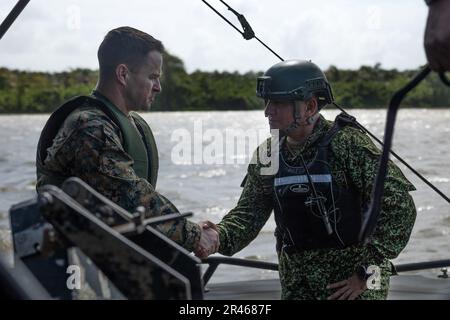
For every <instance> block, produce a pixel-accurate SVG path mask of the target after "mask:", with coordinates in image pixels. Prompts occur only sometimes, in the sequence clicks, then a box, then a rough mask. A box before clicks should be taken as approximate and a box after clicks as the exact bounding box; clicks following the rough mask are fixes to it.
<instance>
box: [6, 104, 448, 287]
mask: <svg viewBox="0 0 450 320" xmlns="http://www.w3.org/2000/svg"><path fill="white" fill-rule="evenodd" d="M350 113H351V114H353V115H354V116H356V118H357V119H358V121H359V122H360V123H362V124H363V125H364V126H366V127H367V128H368V129H369V130H370V131H371V132H372V133H374V134H375V135H376V136H378V137H380V138H381V136H382V133H383V129H384V122H385V114H386V113H385V110H365V109H354V110H351V112H350ZM323 114H324V116H325V117H326V118H327V119H333V118H334V117H335V116H336V115H337V111H334V110H329V111H328V110H326V111H324V112H323ZM48 116H49V115H2V116H0V249H1V251H3V252H5V251H6V252H10V251H11V240H10V237H11V236H10V232H9V222H8V221H9V220H8V209H9V208H10V206H11V205H12V204H14V203H17V202H20V201H23V200H27V199H30V198H32V197H33V196H34V194H35V189H34V185H35V182H36V177H35V153H36V145H37V141H38V138H39V134H40V131H41V130H42V128H43V126H44V124H45V122H46V120H47V119H48ZM143 117H144V118H145V119H146V120H147V121H148V122H149V123H150V125H151V127H152V129H153V131H154V134H155V138H156V141H157V144H158V148H159V156H160V172H159V178H158V185H157V190H158V191H159V192H160V193H162V194H164V195H165V196H166V197H167V198H169V199H170V200H171V201H172V202H173V203H174V204H175V205H176V206H177V207H178V208H179V209H180V211H182V212H185V211H192V212H193V213H194V217H193V218H192V219H193V220H195V221H200V220H204V219H208V220H211V221H213V222H218V221H220V219H221V217H222V216H223V215H225V214H226V213H227V212H228V211H229V210H230V209H231V208H233V207H234V206H235V204H236V203H237V200H238V198H239V196H240V192H241V188H240V187H239V185H240V183H241V181H242V179H243V177H244V175H245V172H246V168H247V163H248V161H249V159H250V156H249V155H251V151H250V150H251V149H252V147H251V146H250V147H248V146H247V147H246V148H239V146H238V142H236V143H235V144H236V145H233V144H232V140H233V137H236V136H240V135H242V134H247V133H248V132H249V131H248V130H250V134H249V136H251V134H253V133H255V136H257V137H260V139H259V141H262V138H263V137H267V136H268V135H269V131H268V124H267V119H265V118H264V114H263V112H262V111H237V112H235V111H233V112H173V113H144V114H143ZM397 123H398V124H397V126H396V134H395V139H394V146H393V149H394V150H395V151H396V152H397V153H398V154H399V155H401V156H402V157H403V158H404V159H405V160H406V161H407V162H409V163H410V164H411V165H412V166H413V167H414V168H416V170H418V171H419V172H420V173H421V174H423V175H424V176H425V177H426V178H428V179H429V180H430V181H431V182H432V183H433V184H435V185H436V186H437V187H438V188H439V189H441V190H442V191H443V192H444V194H446V195H447V196H448V195H449V194H450V166H449V160H450V142H449V141H450V109H439V110H427V109H411V110H401V111H400V112H399V115H398V120H397ZM246 132H247V133H246ZM230 137H231V138H230ZM190 138H191V139H192V140H189V139H190ZM229 138H230V139H229ZM181 141H183V142H184V144H183V145H181ZM230 141H231V142H230ZM236 141H237V140H236ZM248 141H249V140H248ZM213 143H216V144H213ZM180 146H184V147H186V146H190V148H187V149H186V148H185V149H184V153H180V152H179V150H180ZM211 146H214V148H212V147H211ZM189 149H190V150H189ZM212 149H214V151H213V152H211V150H212ZM208 155H213V156H209V157H208ZM399 166H400V168H401V169H402V170H403V172H404V173H405V175H406V176H407V178H409V179H410V181H411V182H413V183H414V185H415V186H416V188H417V191H415V192H413V193H412V194H413V198H414V201H415V204H416V207H417V211H418V215H417V220H416V224H415V226H414V230H413V233H412V236H411V239H410V241H409V243H408V245H407V247H406V248H405V249H404V251H403V252H402V253H401V254H400V256H399V257H398V258H396V259H395V260H394V261H393V262H394V263H405V262H418V261H427V260H433V259H448V258H450V207H449V205H448V204H447V203H446V202H445V201H444V200H443V199H442V198H441V197H439V196H438V195H437V194H436V193H435V192H434V191H432V190H431V189H430V188H429V187H428V186H426V185H425V184H424V183H423V182H422V181H421V180H419V179H418V178H416V177H415V176H414V175H413V174H412V173H411V172H410V171H409V170H408V169H407V168H405V167H403V166H402V165H399ZM274 227H275V223H274V220H273V217H272V218H270V220H269V221H268V222H267V224H266V225H265V226H264V228H263V230H262V232H261V233H260V235H259V236H258V237H257V238H256V239H255V240H254V241H253V242H252V243H251V244H250V245H249V246H248V247H247V248H245V249H244V250H242V251H241V252H239V253H237V254H236V255H235V256H236V257H241V258H248V259H257V260H260V261H269V262H276V255H275V241H274V237H273V230H274ZM438 271H439V270H435V271H434V272H435V273H437V272H438ZM276 276H277V274H276V273H275V272H271V271H262V270H255V269H247V268H239V267H232V266H231V267H230V266H220V267H219V268H218V270H217V272H216V274H215V275H214V276H213V278H212V279H211V281H212V282H224V281H229V280H230V279H232V280H241V279H262V278H272V277H276Z"/></svg>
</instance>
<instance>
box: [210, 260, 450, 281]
mask: <svg viewBox="0 0 450 320" xmlns="http://www.w3.org/2000/svg"><path fill="white" fill-rule="evenodd" d="M202 262H203V263H204V264H207V265H208V268H207V269H206V271H205V273H204V274H203V283H204V285H206V284H207V283H208V282H209V280H210V279H211V277H212V276H213V274H214V272H215V271H216V270H217V267H218V266H219V265H220V264H227V265H234V266H239V267H247V268H256V269H265V270H272V271H278V263H274V262H266V261H256V260H249V259H241V258H231V257H209V258H207V259H204V260H203V261H202ZM391 265H392V275H393V276H394V275H398V273H400V272H409V271H420V270H426V269H435V268H446V267H449V266H450V259H445V260H433V261H422V262H415V263H405V264H398V265H394V264H391ZM440 277H441V278H447V277H448V276H447V270H446V269H444V270H443V275H441V276H440Z"/></svg>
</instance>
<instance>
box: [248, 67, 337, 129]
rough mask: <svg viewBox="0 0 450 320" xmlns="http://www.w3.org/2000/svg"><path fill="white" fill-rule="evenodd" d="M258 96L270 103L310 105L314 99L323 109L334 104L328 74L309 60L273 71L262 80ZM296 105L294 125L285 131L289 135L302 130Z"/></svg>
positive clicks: (261, 78) (266, 73) (265, 74)
mask: <svg viewBox="0 0 450 320" xmlns="http://www.w3.org/2000/svg"><path fill="white" fill-rule="evenodd" d="M256 95H257V96H258V97H260V98H262V99H264V100H266V103H267V102H268V101H269V100H277V101H299V100H300V101H306V100H308V99H310V98H312V97H313V96H314V97H316V98H317V102H318V107H319V109H321V108H322V107H323V106H325V105H326V104H330V103H333V101H334V97H333V93H332V91H331V86H330V84H329V83H328V80H327V78H326V76H325V74H324V73H323V72H322V70H320V68H319V67H318V66H317V65H315V64H314V63H312V62H310V61H306V60H288V61H283V62H280V63H277V64H275V65H273V66H272V67H270V68H269V70H267V71H266V72H265V73H264V76H262V77H258V79H257V86H256ZM293 105H294V108H293V109H294V110H293V113H294V122H293V123H292V124H291V125H289V127H288V128H286V129H285V130H284V132H285V133H288V132H289V131H291V130H293V129H295V128H297V127H298V126H300V123H299V122H298V120H299V119H300V110H299V108H298V107H297V104H296V103H294V104H293ZM306 120H307V121H308V119H306Z"/></svg>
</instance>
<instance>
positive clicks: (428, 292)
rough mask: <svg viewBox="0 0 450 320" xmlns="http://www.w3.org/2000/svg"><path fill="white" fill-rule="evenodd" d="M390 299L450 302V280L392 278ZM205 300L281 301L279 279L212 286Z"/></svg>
mask: <svg viewBox="0 0 450 320" xmlns="http://www.w3.org/2000/svg"><path fill="white" fill-rule="evenodd" d="M390 287H391V289H390V291H389V295H388V299H389V300H450V278H448V279H438V278H435V279H434V278H430V277H425V276H421V275H399V276H394V277H391V284H390ZM206 288H207V292H206V293H205V299H206V300H278V299H280V296H281V287H280V282H279V280H278V279H268V280H253V281H239V282H228V283H212V284H208V285H207V286H206Z"/></svg>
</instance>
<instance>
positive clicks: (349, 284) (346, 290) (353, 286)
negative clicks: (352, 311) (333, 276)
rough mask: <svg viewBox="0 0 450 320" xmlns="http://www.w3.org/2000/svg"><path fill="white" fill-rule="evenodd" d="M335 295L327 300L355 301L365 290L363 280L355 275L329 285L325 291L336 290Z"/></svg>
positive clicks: (365, 285) (365, 286)
mask: <svg viewBox="0 0 450 320" xmlns="http://www.w3.org/2000/svg"><path fill="white" fill-rule="evenodd" d="M337 288H339V289H338V290H337V291H336V292H335V293H333V294H332V295H331V296H329V297H328V300H336V299H337V300H355V299H356V298H357V297H359V295H360V294H361V293H363V292H364V291H365V290H366V289H367V284H366V281H365V280H362V279H361V278H360V277H358V275H357V274H356V273H354V274H353V275H352V276H351V277H350V278H348V279H346V280H343V281H340V282H336V283H332V284H329V285H328V286H327V289H337Z"/></svg>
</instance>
